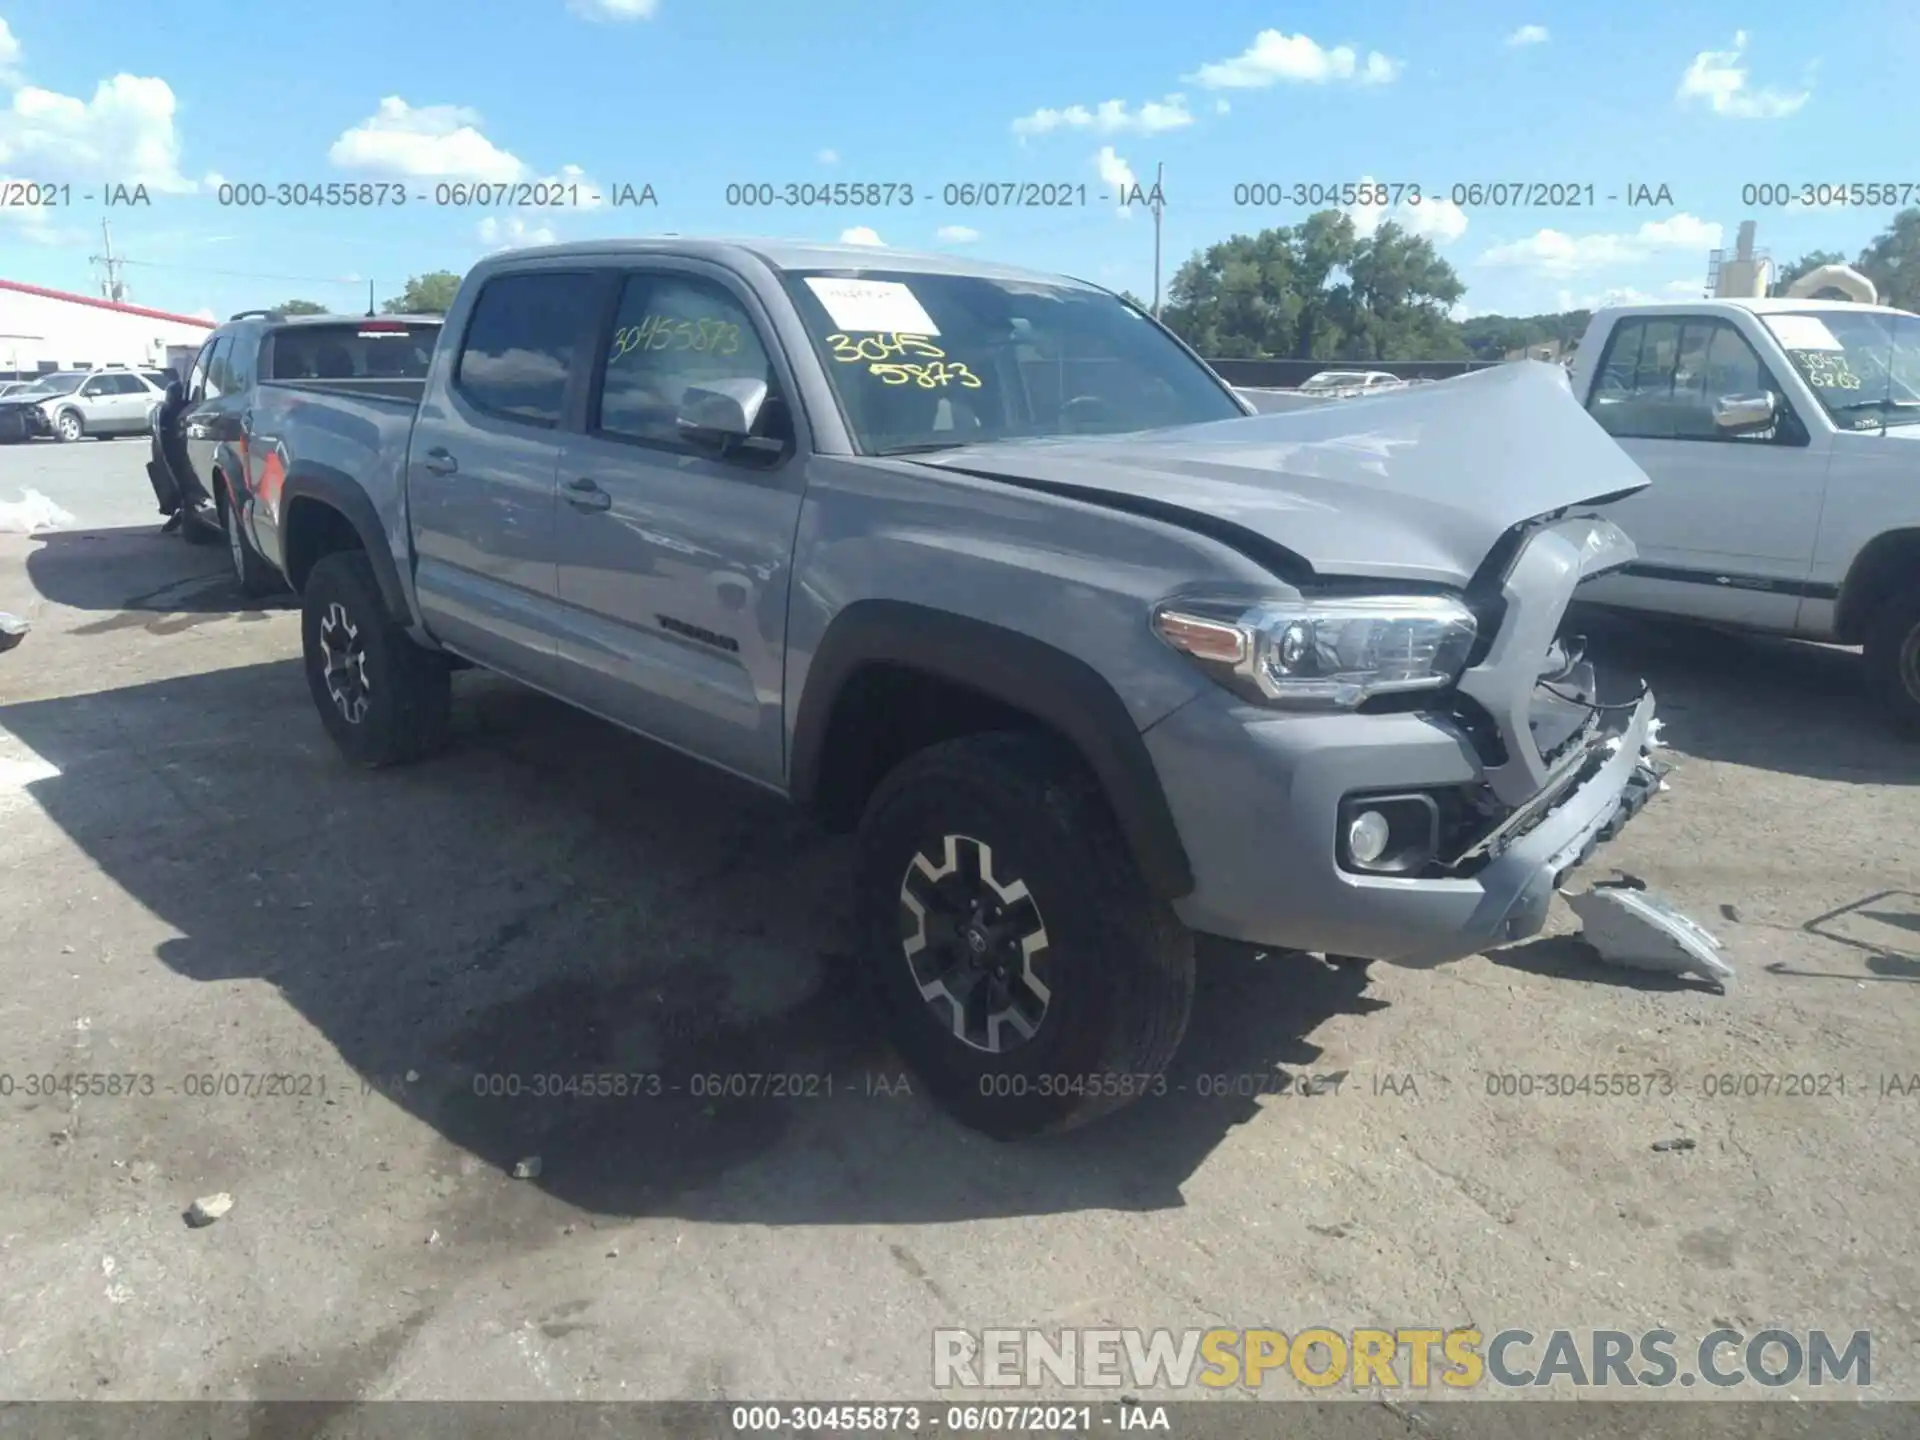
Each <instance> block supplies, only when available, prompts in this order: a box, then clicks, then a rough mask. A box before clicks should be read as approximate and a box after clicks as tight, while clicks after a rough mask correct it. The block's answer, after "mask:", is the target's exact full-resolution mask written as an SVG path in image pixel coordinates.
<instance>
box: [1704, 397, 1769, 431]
mask: <svg viewBox="0 0 1920 1440" xmlns="http://www.w3.org/2000/svg"><path fill="white" fill-rule="evenodd" d="M1778 418H1779V415H1778V411H1777V410H1776V409H1775V408H1774V400H1773V396H1772V395H1770V394H1768V395H1722V396H1721V397H1720V398H1719V400H1717V401H1716V402H1714V407H1713V424H1714V428H1715V429H1716V430H1719V431H1721V432H1722V433H1723V434H1727V435H1744V434H1746V433H1748V432H1749V431H1753V430H1766V429H1770V428H1771V427H1772V426H1773V423H1774V421H1775V420H1777V419H1778Z"/></svg>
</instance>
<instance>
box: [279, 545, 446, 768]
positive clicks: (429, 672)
mask: <svg viewBox="0 0 1920 1440" xmlns="http://www.w3.org/2000/svg"><path fill="white" fill-rule="evenodd" d="M300 642H301V650H302V651H303V653H304V658H305V664H306V671H307V688H308V689H309V690H310V691H311V692H312V694H313V703H314V705H315V706H316V707H317V708H318V709H319V711H320V721H321V723H322V724H323V725H325V726H326V729H327V734H329V735H330V736H332V737H333V742H334V744H336V745H338V746H339V747H340V751H341V753H342V754H344V755H345V756H346V757H347V758H348V759H349V760H352V761H354V762H355V763H356V764H359V765H365V766H367V767H369V768H373V769H377V768H379V767H381V766H384V765H401V764H405V763H406V762H408V761H411V760H418V759H420V758H421V757H423V756H425V755H429V754H431V753H432V752H433V751H435V750H437V749H439V748H440V747H441V746H442V745H443V744H444V743H445V742H446V738H447V729H448V718H449V707H450V703H451V691H452V687H451V683H450V678H449V675H448V670H447V665H446V662H445V661H443V660H442V659H441V658H440V657H439V656H438V655H435V654H434V653H433V652H432V651H429V650H424V649H422V648H421V647H420V646H418V645H416V644H414V643H413V641H412V640H411V639H409V638H408V637H407V633H406V631H405V630H403V629H401V627H400V626H399V625H397V624H395V623H394V621H393V619H392V618H391V617H390V616H389V615H388V614H387V608H386V603H385V601H384V600H383V599H382V598H381V595H380V587H379V584H378V583H377V582H376V581H375V580H374V576H373V565H372V563H371V562H369V561H368V559H367V556H366V552H365V551H363V550H341V551H336V552H335V553H334V554H331V555H326V556H323V557H321V560H320V562H319V563H318V564H317V565H315V566H314V567H313V571H312V573H311V574H310V575H308V576H307V583H306V587H305V590H304V592H303V593H302V596H301V605H300ZM330 653H331V654H332V655H333V656H334V657H335V658H334V663H332V664H330V663H329V654H330Z"/></svg>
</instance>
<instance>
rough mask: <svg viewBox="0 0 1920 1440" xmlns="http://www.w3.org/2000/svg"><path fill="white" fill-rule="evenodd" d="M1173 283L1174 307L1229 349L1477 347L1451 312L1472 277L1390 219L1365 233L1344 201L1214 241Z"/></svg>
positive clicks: (1274, 352) (1290, 353) (1347, 353)
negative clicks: (1342, 207) (1464, 280)
mask: <svg viewBox="0 0 1920 1440" xmlns="http://www.w3.org/2000/svg"><path fill="white" fill-rule="evenodd" d="M1167 293H1168V301H1167V305H1166V307H1165V309H1164V311H1163V317H1162V318H1164V319H1165V320H1166V322H1167V324H1168V325H1169V326H1171V327H1172V328H1173V329H1174V331H1175V332H1177V333H1178V334H1179V335H1180V336H1181V337H1182V338H1183V339H1184V340H1186V341H1187V343H1188V344H1190V345H1192V346H1193V347H1194V348H1195V349H1197V350H1198V351H1200V353H1201V354H1203V355H1207V356H1211V357H1216V358H1219V359H1264V358H1271V357H1297V358H1301V359H1310V360H1342V359H1353V360H1371V359H1388V358H1391V359H1398V360H1428V359H1458V358H1465V356H1466V354H1467V350H1466V346H1465V344H1464V343H1463V342H1462V340H1461V338H1460V327H1459V326H1458V325H1457V324H1455V323H1454V321H1453V320H1452V319H1451V318H1449V316H1448V313H1447V312H1448V309H1449V307H1451V306H1452V305H1453V304H1454V303H1455V302H1456V301H1457V300H1459V298H1460V297H1461V296H1462V295H1464V294H1465V293H1466V287H1465V286H1464V285H1462V284H1461V283H1460V278H1459V277H1458V276H1457V275H1455V274H1454V272H1453V267H1452V266H1450V265H1449V264H1447V262H1446V261H1445V260H1443V259H1441V258H1440V256H1439V255H1438V254H1437V253H1436V252H1435V250H1434V248H1433V244H1432V242H1431V241H1429V240H1427V239H1425V238H1424V237H1422V236H1418V235H1414V234H1412V233H1410V232H1409V231H1407V230H1405V229H1403V228H1401V227H1400V226H1398V225H1395V224H1392V223H1390V222H1389V223H1385V224H1382V225H1381V226H1380V227H1379V228H1378V229H1377V230H1375V231H1374V233H1373V234H1372V235H1370V236H1361V235H1360V234H1359V233H1358V232H1357V231H1355V229H1354V227H1353V221H1352V220H1351V219H1350V218H1349V217H1348V216H1347V215H1345V214H1343V213H1342V212H1340V211H1338V210H1323V211H1321V212H1319V213H1318V214H1314V215H1310V216H1308V217H1307V219H1306V220H1305V221H1303V222H1302V223H1301V224H1299V225H1298V226H1291V227H1289V226H1282V227H1279V228H1277V229H1273V230H1262V231H1261V232H1260V233H1259V234H1257V235H1235V236H1232V237H1230V238H1229V239H1227V240H1224V241H1221V242H1220V243H1219V244H1216V245H1211V246H1209V247H1208V248H1207V249H1205V250H1203V251H1201V252H1199V253H1198V254H1196V255H1194V256H1193V257H1192V258H1191V259H1189V260H1188V261H1187V262H1186V263H1185V264H1183V265H1182V266H1181V267H1180V269H1179V270H1178V271H1177V272H1176V273H1175V275H1174V277H1173V284H1172V285H1171V286H1170V287H1169V288H1168V292H1167Z"/></svg>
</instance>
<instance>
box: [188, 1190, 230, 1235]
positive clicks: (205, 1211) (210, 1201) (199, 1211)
mask: <svg viewBox="0 0 1920 1440" xmlns="http://www.w3.org/2000/svg"><path fill="white" fill-rule="evenodd" d="M231 1209H233V1196H231V1195H229V1194H227V1192H226V1191H224V1190H222V1191H221V1192H220V1193H219V1194H218V1195H202V1196H201V1197H200V1198H199V1199H198V1200H196V1201H194V1202H193V1204H191V1205H189V1206H188V1207H187V1215H186V1219H187V1224H189V1225H191V1226H192V1227H193V1228H194V1229H196V1230H198V1229H200V1228H201V1227H202V1226H204V1225H211V1224H213V1222H214V1221H216V1220H218V1219H219V1218H220V1217H221V1216H222V1215H224V1214H226V1213H227V1212H228V1211H229V1210H231Z"/></svg>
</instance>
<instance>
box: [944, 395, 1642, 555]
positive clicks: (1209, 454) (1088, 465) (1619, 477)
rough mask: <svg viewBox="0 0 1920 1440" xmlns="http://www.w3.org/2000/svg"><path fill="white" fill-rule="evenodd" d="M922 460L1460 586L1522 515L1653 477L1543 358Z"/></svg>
mask: <svg viewBox="0 0 1920 1440" xmlns="http://www.w3.org/2000/svg"><path fill="white" fill-rule="evenodd" d="M915 459H916V460H921V461H924V462H925V463H926V464H929V465H934V466H941V467H945V468H948V469H953V470H959V471H964V472H966V473H968V474H973V475H980V476H985V477H988V478H992V479H1001V480H1007V481H1010V482H1012V483H1015V484H1025V485H1030V486H1033V487H1034V488H1038V489H1045V490H1052V491H1056V492H1059V493H1066V494H1077V495H1080V496H1082V497H1083V498H1086V499H1089V500H1094V501H1101V500H1108V501H1110V502H1111V503H1119V504H1124V505H1126V506H1127V507H1128V508H1142V509H1154V508H1163V507H1173V508H1174V509H1175V510H1176V511H1177V512H1185V513H1186V514H1187V515H1190V516H1192V517H1194V518H1195V519H1197V520H1200V521H1202V522H1204V523H1206V524H1210V525H1213V526H1215V527H1221V526H1228V527H1232V528H1233V529H1236V530H1238V531H1241V532H1251V533H1252V535H1253V536H1256V537H1258V538H1259V539H1260V540H1261V541H1264V542H1267V543H1268V544H1270V545H1278V546H1280V547H1282V548H1284V549H1285V550H1287V551H1290V552H1291V553H1292V554H1293V555H1295V556H1298V557H1299V559H1300V560H1301V561H1303V562H1305V564H1306V566H1308V567H1310V568H1311V569H1312V571H1313V572H1314V574H1316V575H1320V576H1335V575H1341V576H1368V577H1381V578H1391V579H1399V580H1411V581H1420V582H1426V583H1437V584H1443V585H1450V586H1456V587H1457V586H1464V585H1465V584H1466V582H1467V581H1468V580H1469V579H1470V578H1471V577H1472V575H1473V573H1474V571H1475V570H1476V569H1478V568H1479V565H1480V562H1481V561H1482V560H1483V559H1484V558H1485V557H1486V555H1487V552H1488V551H1489V550H1491V549H1492V548H1493V545H1494V542H1495V541H1497V540H1498V539H1499V538H1500V536H1501V535H1502V534H1503V533H1505V532H1506V531H1507V530H1509V529H1511V528H1512V527H1513V526H1515V525H1517V524H1519V523H1520V522H1522V521H1525V520H1531V519H1533V518H1535V517H1537V516H1540V515H1544V514H1547V513H1549V512H1551V511H1556V510H1561V509H1565V508H1567V507H1569V506H1573V505H1580V504H1588V503H1593V502H1597V501H1600V500H1603V499H1614V498H1618V497H1619V496H1622V495H1627V494H1631V493H1632V492H1634V491H1636V490H1640V489H1642V488H1644V487H1645V486H1646V485H1647V483H1648V481H1647V476H1646V473H1645V472H1644V471H1642V470H1641V469H1640V467H1639V466H1638V465H1636V464H1634V462H1633V461H1632V460H1631V459H1629V458H1628V457H1627V454H1626V452H1625V451H1624V450H1622V449H1621V448H1620V447H1619V446H1618V445H1616V444H1615V443H1614V442H1613V439H1612V437H1611V436H1609V435H1608V434H1607V433H1606V432H1605V431H1604V430H1602V429H1601V428H1600V427H1599V426H1598V425H1597V424H1595V423H1594V421H1593V419H1592V418H1591V417H1590V416H1589V415H1588V414H1587V413H1586V411H1585V410H1584V409H1582V408H1581V406H1580V403H1579V402H1578V401H1577V400H1575V399H1574V398H1573V393H1572V391H1571V390H1570V389H1569V387H1568V385H1567V381H1566V378H1565V376H1564V374H1563V373H1562V372H1561V371H1560V369H1559V367H1558V366H1553V365H1543V364H1541V363H1539V362H1538V361H1520V362H1516V363H1514V364H1508V365H1501V366H1498V367H1496V368H1494V369H1490V370H1482V371H1478V372H1475V373H1473V374H1469V375H1463V376H1460V377H1459V378H1457V379H1453V380H1443V381H1440V382H1439V383H1437V384H1433V385H1418V386H1414V387H1412V388H1410V389H1406V390H1396V391H1392V392H1390V393H1388V394H1385V395H1378V396H1369V397H1365V398H1356V399H1350V400H1339V401H1334V402H1331V403H1329V404H1326V405H1316V406H1314V407H1312V408H1310V409H1305V410H1293V411H1288V412H1285V413H1280V414H1270V415H1250V416H1247V417H1245V418H1244V419H1238V420H1219V421H1213V422H1210V423H1208V424H1204V425H1185V426H1179V427H1177V428H1174V429H1170V430H1154V431H1149V432H1146V433H1144V434H1136V435H1115V436H1089V437H1085V438H1071V439H1061V440H1015V441H999V442H995V443H991V444H985V445H967V446H962V447H960V448H958V449H955V450H949V451H942V452H939V453H937V454H931V455H926V456H916V457H915ZM1174 518H1178V516H1177V515H1176V516H1175V517H1174Z"/></svg>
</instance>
